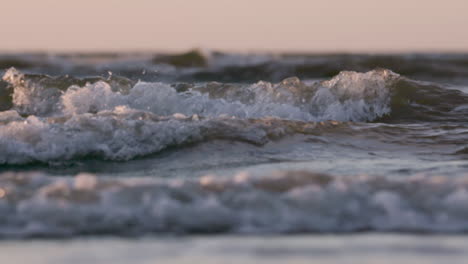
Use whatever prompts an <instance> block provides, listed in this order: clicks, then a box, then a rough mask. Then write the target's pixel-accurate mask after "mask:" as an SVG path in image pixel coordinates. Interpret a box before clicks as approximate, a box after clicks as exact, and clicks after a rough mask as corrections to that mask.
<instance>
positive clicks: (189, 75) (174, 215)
mask: <svg viewBox="0 0 468 264" xmlns="http://www.w3.org/2000/svg"><path fill="white" fill-rule="evenodd" d="M0 67H1V69H2V71H1V75H2V76H3V81H0V110H1V112H0V171H2V172H1V173H2V174H1V175H0V215H1V217H0V236H1V237H3V238H12V237H37V236H39V237H57V236H58V237H63V236H65V237H69V236H78V235H109V234H110V235H130V236H141V235H148V234H155V233H164V234H186V233H210V234H211V233H229V234H231V233H241V234H246V233H247V234H252V233H253V234H258V233H261V234H282V233H294V234H297V233H316V232H318V233H323V232H325V233H329V232H332V233H335V232H339V233H341V232H343V233H353V232H361V231H378V232H394V231H398V232H411V233H420V232H423V233H464V232H466V231H468V206H467V204H468V162H467V158H468V145H467V139H468V123H467V121H468V119H467V117H466V116H467V114H468V55H465V54H403V55H347V54H330V55H323V54H317V55H313V54H312V55H311V54H286V55H269V54H224V53H216V52H191V53H186V54H181V55H153V54H93V55H89V54H56V55H49V54H20V55H3V56H0Z"/></svg>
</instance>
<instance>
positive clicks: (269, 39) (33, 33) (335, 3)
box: [0, 0, 468, 52]
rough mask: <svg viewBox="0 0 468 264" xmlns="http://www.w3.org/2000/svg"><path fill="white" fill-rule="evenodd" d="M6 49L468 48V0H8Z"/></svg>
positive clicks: (3, 26) (1, 3) (2, 30)
mask: <svg viewBox="0 0 468 264" xmlns="http://www.w3.org/2000/svg"><path fill="white" fill-rule="evenodd" d="M0 10H1V12H0V51H4V52H5V51H181V50H187V49H190V48H194V47H199V48H207V49H217V50H225V51H309V52H333V51H335V52H336V51H340V52H395V51H407V52H411V51H468V0H437V1H434V0H425V1H423V0H387V1H381V0H280V1H277V0H164V1H163V0H132V1H123V0H122V1H119V0H73V1H71V0H0Z"/></svg>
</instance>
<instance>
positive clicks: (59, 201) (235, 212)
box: [0, 171, 468, 238]
mask: <svg viewBox="0 0 468 264" xmlns="http://www.w3.org/2000/svg"><path fill="white" fill-rule="evenodd" d="M467 190H468V179H467V177H458V178H457V177H449V176H447V177H445V176H421V175H419V176H412V177H405V178H392V179H390V178H385V177H372V176H346V177H342V176H330V175H324V174H316V173H311V172H305V171H285V172H278V173H273V174H269V175H264V176H261V177H258V176H255V177H254V176H249V175H247V174H245V173H240V174H238V175H236V176H234V177H227V178H222V177H216V176H204V177H201V178H197V179H171V180H161V179H159V180H158V179H154V178H153V179H151V178H113V179H112V178H98V177H96V176H94V175H90V174H79V175H77V176H76V177H73V178H60V177H50V176H49V177H48V176H43V175H41V174H37V173H29V174H25V173H4V174H0V213H1V215H2V218H0V223H1V226H0V237H3V238H10V237H35V236H41V237H55V236H65V237H68V236H76V235H99V234H112V235H147V234H150V233H160V232H162V233H178V234H180V233H218V232H223V233H242V234H250V233H268V234H272V233H309V232H320V233H323V232H360V231H379V232H389V231H399V232H425V233H439V232H444V233H445V232H457V233H458V232H466V231H467V230H468V224H467V223H468V210H467V208H466V203H467V202H468V191H467Z"/></svg>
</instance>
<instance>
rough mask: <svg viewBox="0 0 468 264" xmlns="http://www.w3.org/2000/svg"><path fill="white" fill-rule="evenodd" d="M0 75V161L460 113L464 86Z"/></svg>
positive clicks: (381, 73)
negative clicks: (459, 88) (460, 88)
mask: <svg viewBox="0 0 468 264" xmlns="http://www.w3.org/2000/svg"><path fill="white" fill-rule="evenodd" d="M3 80H4V81H5V82H6V84H5V83H4V85H3V86H0V95H1V96H2V97H1V98H0V101H1V102H2V104H1V105H2V106H3V107H4V109H3V110H4V111H3V112H0V123H1V127H0V150H1V151H0V164H24V163H31V162H44V163H47V162H50V161H60V160H72V159H80V158H85V157H96V158H100V159H105V160H129V159H133V158H136V157H141V156H144V155H149V154H153V153H157V152H159V151H161V150H164V149H167V148H169V147H182V146H184V145H188V144H192V143H200V142H207V141H210V140H218V139H220V140H230V141H240V142H248V143H251V144H256V145H263V144H265V143H267V142H269V141H272V140H276V139H279V138H282V137H284V136H287V135H293V134H313V133H317V131H318V130H319V129H318V127H320V126H327V125H331V124H335V123H336V122H335V121H340V122H350V121H351V122H386V123H397V122H411V121H424V122H431V121H444V122H464V121H465V120H466V119H465V116H466V114H467V113H468V112H467V111H468V108H467V107H466V106H467V105H468V96H467V95H466V94H463V93H462V92H460V91H457V90H449V89H444V88H441V87H438V86H435V85H433V84H428V83H420V82H416V81H412V80H409V79H407V78H404V77H401V76H400V75H398V74H396V73H393V72H391V71H389V70H385V69H380V70H374V71H370V72H367V73H356V72H341V73H340V74H339V75H337V76H335V77H334V78H332V79H330V80H326V81H321V82H313V83H308V84H307V83H304V82H301V81H300V80H299V79H298V78H295V77H292V78H288V79H285V80H283V81H282V82H280V83H277V84H273V83H269V82H263V81H260V82H258V83H255V84H245V85H243V84H229V83H217V82H211V83H194V84H191V83H175V84H172V85H170V84H165V83H147V82H133V81H131V80H129V79H126V78H123V77H118V76H109V78H107V79H105V78H85V79H78V78H74V77H70V76H60V77H49V76H46V75H28V74H23V73H22V72H19V71H17V70H15V69H13V68H12V69H10V70H8V71H7V72H6V73H5V74H4V76H3ZM332 120H333V122H332ZM323 121H326V122H325V123H320V122H323ZM336 124H338V123H336ZM348 130H349V129H348ZM342 133H345V131H342Z"/></svg>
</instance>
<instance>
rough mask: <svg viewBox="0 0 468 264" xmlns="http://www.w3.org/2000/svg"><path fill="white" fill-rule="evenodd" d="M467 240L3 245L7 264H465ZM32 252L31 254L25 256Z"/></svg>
mask: <svg viewBox="0 0 468 264" xmlns="http://www.w3.org/2000/svg"><path fill="white" fill-rule="evenodd" d="M467 247H468V241H467V239H466V238H465V237H463V236H412V235H388V234H383V235H382V234H381V235H375V234H365V235H348V236H341V235H326V236H310V235H309V236H266V237H262V236H248V237H246V236H242V237H238V236H214V237H213V236H208V237H206V236H194V237H184V238H180V237H165V238H142V239H113V238H82V239H75V240H65V241H53V240H45V241H44V240H34V241H27V242H25V241H4V242H0V257H1V258H3V259H5V258H7V259H8V261H9V263H32V262H33V263H38V264H42V263H44V264H45V263H47V264H54V263H70V264H81V263H97V264H98V263H110V262H112V263H135V264H143V263H154V262H164V263H174V264H175V263H177V264H182V263H194V262H197V263H285V262H287V263H293V264H300V263H382V264H386V263H395V262H398V263H454V264H455V263H465V262H466V258H467V257H468V254H467V251H466V248H467ZM24 252H28V254H24Z"/></svg>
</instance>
